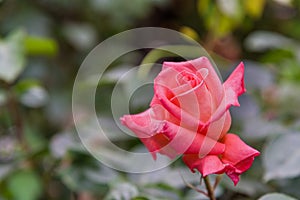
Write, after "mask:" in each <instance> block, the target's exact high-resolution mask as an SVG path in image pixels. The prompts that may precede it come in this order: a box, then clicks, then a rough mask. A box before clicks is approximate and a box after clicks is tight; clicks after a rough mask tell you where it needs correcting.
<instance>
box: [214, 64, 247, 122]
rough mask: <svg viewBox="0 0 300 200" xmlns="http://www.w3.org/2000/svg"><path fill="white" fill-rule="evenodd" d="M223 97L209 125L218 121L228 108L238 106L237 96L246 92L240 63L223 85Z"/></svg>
mask: <svg viewBox="0 0 300 200" xmlns="http://www.w3.org/2000/svg"><path fill="white" fill-rule="evenodd" d="M223 87H224V90H225V95H224V98H223V100H222V101H221V103H220V105H219V106H218V108H217V110H216V111H215V113H214V114H213V116H212V118H211V120H210V123H211V122H213V121H216V120H218V119H219V118H220V117H221V116H222V115H224V113H225V112H226V111H227V110H228V109H229V108H230V106H239V105H240V104H239V102H238V96H240V95H241V94H243V93H244V92H246V88H245V86H244V64H243V63H242V62H241V63H240V64H239V65H238V66H237V68H236V69H235V70H234V71H233V72H232V73H231V75H230V76H229V77H228V79H227V80H226V81H225V83H224V84H223Z"/></svg>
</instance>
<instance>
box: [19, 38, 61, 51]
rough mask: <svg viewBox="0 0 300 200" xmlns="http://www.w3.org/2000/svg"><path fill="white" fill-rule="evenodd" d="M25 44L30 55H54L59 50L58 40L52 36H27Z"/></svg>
mask: <svg viewBox="0 0 300 200" xmlns="http://www.w3.org/2000/svg"><path fill="white" fill-rule="evenodd" d="M24 46H25V52H26V53H27V54H28V55H47V56H53V55H55V54H57V51H58V47H57V43H56V41H55V40H53V39H50V38H42V37H34V36H27V37H26V38H25V40H24Z"/></svg>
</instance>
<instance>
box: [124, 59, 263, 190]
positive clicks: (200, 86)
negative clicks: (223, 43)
mask: <svg viewBox="0 0 300 200" xmlns="http://www.w3.org/2000/svg"><path fill="white" fill-rule="evenodd" d="M245 91H246V89H245V87H244V65H243V63H240V64H239V65H238V66H237V68H236V69H235V70H234V71H233V72H232V74H231V75H230V76H229V78H228V79H227V80H226V81H225V82H224V83H223V84H222V82H221V80H220V79H219V77H218V75H217V73H216V71H215V70H214V68H213V66H212V65H211V63H210V61H209V60H208V58H206V57H200V58H198V59H195V60H191V61H186V62H164V63H163V67H162V71H161V72H160V73H159V74H158V76H157V77H156V78H155V80H154V97H153V99H152V101H151V103H150V108H149V109H148V110H146V111H144V112H142V113H139V114H135V115H125V116H123V117H122V118H121V122H122V123H123V124H124V125H125V126H127V127H128V128H129V129H131V130H132V131H133V132H134V133H135V134H136V135H137V137H139V138H140V140H141V141H142V142H143V143H144V145H145V146H146V147H147V149H148V150H149V152H151V154H152V156H153V158H154V159H156V153H161V154H164V155H167V156H168V157H170V158H175V157H176V156H179V155H183V157H182V158H183V161H184V163H185V164H186V165H187V166H188V167H189V168H190V169H191V170H192V172H195V169H197V170H198V171H199V172H200V173H201V174H202V175H203V176H204V177H205V176H207V175H209V174H222V173H226V174H227V175H228V176H229V177H230V178H231V179H232V181H233V182H234V184H235V185H236V184H237V183H238V181H239V176H240V174H242V173H243V172H245V171H246V170H248V169H249V168H250V166H251V165H252V162H253V160H254V157H255V156H258V155H259V154H260V153H259V152H258V151H257V150H255V149H253V148H251V147H250V146H248V145H247V144H245V143H244V142H243V141H242V140H241V139H240V138H239V136H237V135H235V134H232V133H228V130H229V128H230V125H231V116H230V113H229V110H228V109H229V108H230V106H239V102H238V96H239V95H241V94H242V93H244V92H245Z"/></svg>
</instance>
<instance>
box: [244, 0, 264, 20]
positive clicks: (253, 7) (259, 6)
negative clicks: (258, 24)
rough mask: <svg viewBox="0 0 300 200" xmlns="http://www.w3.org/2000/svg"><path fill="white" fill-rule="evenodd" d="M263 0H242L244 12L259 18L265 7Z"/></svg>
mask: <svg viewBox="0 0 300 200" xmlns="http://www.w3.org/2000/svg"><path fill="white" fill-rule="evenodd" d="M265 2H266V1H265V0H245V1H243V3H244V7H245V10H246V12H247V13H248V14H249V15H250V16H251V17H254V18H259V17H260V16H261V15H262V13H263V11H264V7H265Z"/></svg>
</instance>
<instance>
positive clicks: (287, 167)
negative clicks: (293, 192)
mask: <svg viewBox="0 0 300 200" xmlns="http://www.w3.org/2000/svg"><path fill="white" fill-rule="evenodd" d="M299 144H300V133H289V134H284V135H281V136H279V137H277V138H275V139H273V140H271V141H270V142H269V143H268V144H267V146H266V148H265V150H264V152H263V165H264V168H265V175H264V179H265V180H267V181H269V180H272V179H282V178H293V177H297V176H299V175H300V168H299V166H300V146H299Z"/></svg>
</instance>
